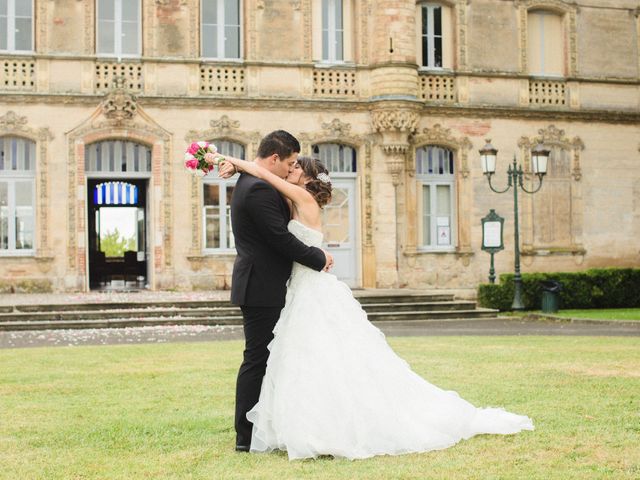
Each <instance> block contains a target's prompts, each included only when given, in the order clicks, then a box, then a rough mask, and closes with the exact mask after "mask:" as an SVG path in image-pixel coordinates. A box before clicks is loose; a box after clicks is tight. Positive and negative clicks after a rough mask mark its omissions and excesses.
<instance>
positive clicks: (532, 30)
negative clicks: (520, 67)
mask: <svg viewBox="0 0 640 480" xmlns="http://www.w3.org/2000/svg"><path fill="white" fill-rule="evenodd" d="M527 25H528V32H527V45H528V51H527V64H528V69H529V73H530V74H531V75H549V76H562V75H564V74H565V68H564V52H565V46H564V34H563V27H562V16H561V15H558V14H557V13H554V12H550V11H547V10H530V11H529V12H528V13H527Z"/></svg>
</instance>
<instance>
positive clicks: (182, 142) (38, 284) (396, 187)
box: [0, 0, 640, 291]
mask: <svg viewBox="0 0 640 480" xmlns="http://www.w3.org/2000/svg"><path fill="white" fill-rule="evenodd" d="M2 9H4V10H2ZM639 12H640V10H639V7H638V2H637V1H631V0H589V1H588V2H587V1H585V0H578V1H571V2H568V1H562V0H515V1H511V0H441V1H437V0H434V1H429V2H420V1H418V2H416V1H414V0H225V1H222V0H95V1H94V0H91V1H89V0H87V1H82V0H56V1H50V0H49V1H47V0H5V1H3V2H0V61H1V62H2V68H1V69H0V277H1V280H0V290H2V291H9V290H11V289H14V290H48V289H50V290H54V291H64V290H67V291H69V290H88V289H90V288H105V286H109V285H111V284H113V282H118V281H123V282H124V281H127V280H129V282H134V283H135V284H136V285H145V286H147V288H151V289H163V288H175V289H185V290H188V289H222V288H228V287H229V283H230V273H231V267H232V263H233V260H234V250H233V236H232V234H231V232H230V228H229V224H228V220H227V219H228V204H229V198H230V194H231V192H232V189H233V183H234V180H233V179H231V180H229V181H221V180H219V179H217V178H214V177H211V178H206V179H204V180H202V179H196V178H194V177H192V176H191V175H189V174H187V173H186V172H185V171H184V169H183V153H184V150H185V148H186V146H187V144H188V143H189V142H190V141H192V140H209V141H213V142H214V143H216V144H217V145H218V147H219V149H220V150H221V151H222V152H223V153H224V152H226V153H233V154H235V155H240V156H244V157H245V158H249V159H250V158H253V157H254V155H255V153H256V149H257V145H258V143H259V140H260V138H261V136H263V135H264V134H266V133H268V132H270V131H272V130H274V129H278V128H283V129H286V130H288V131H290V132H292V133H293V134H294V135H296V136H297V137H298V138H299V139H300V140H301V144H302V149H303V152H302V153H303V154H307V155H318V156H320V157H321V159H323V160H324V161H325V162H326V163H327V164H328V165H329V167H330V169H331V171H332V179H333V185H334V189H335V195H334V201H333V203H332V205H331V206H330V207H328V208H327V210H326V212H325V217H326V218H325V221H326V223H325V229H326V235H327V242H326V246H327V248H328V249H329V250H331V251H332V252H333V253H334V255H335V257H336V261H337V267H336V273H337V274H338V275H339V276H340V277H341V278H343V279H345V280H346V281H347V282H348V283H349V284H350V285H352V286H354V287H380V288H386V287H404V286H408V287H412V288H439V287H447V288H452V287H454V288H470V287H474V286H475V285H477V283H478V282H480V281H483V280H484V279H485V278H486V275H487V270H488V255H487V254H485V253H484V252H482V251H481V248H480V247H481V237H482V232H481V221H480V220H481V218H482V217H483V216H485V215H486V214H487V213H488V211H489V209H490V208H494V209H495V210H496V211H497V212H498V213H499V214H500V215H502V216H503V217H505V219H506V221H505V234H504V238H505V247H506V249H505V251H504V252H502V253H500V254H498V255H497V257H496V266H497V270H498V273H501V272H506V271H511V270H512V269H513V197H512V195H510V194H504V195H498V194H496V193H493V192H491V191H490V189H489V187H488V183H487V181H486V178H485V177H484V176H483V175H482V171H481V169H480V162H479V154H478V150H479V149H480V148H482V146H483V145H484V144H485V139H486V138H490V139H491V142H492V144H493V145H494V146H495V147H496V148H497V149H498V150H499V153H498V167H497V170H498V171H497V174H496V175H495V176H494V178H493V180H492V182H493V183H494V184H495V185H496V186H497V187H499V188H502V186H503V185H505V184H506V179H507V177H506V169H507V166H508V164H509V163H510V162H511V161H512V159H513V157H514V156H515V158H516V159H517V161H518V162H519V163H520V164H522V168H523V169H524V172H525V180H524V181H525V185H528V186H529V187H531V188H533V187H535V185H536V182H537V179H536V177H535V176H533V175H532V174H531V165H530V163H531V161H530V152H531V149H532V147H533V146H534V145H535V144H537V143H538V142H539V141H543V142H544V144H545V145H547V146H548V147H549V148H550V149H551V150H552V153H551V158H550V162H549V173H548V174H547V175H546V177H545V178H544V182H543V186H542V188H541V190H540V191H539V192H538V193H536V194H535V195H533V196H530V195H526V194H524V193H522V192H520V220H521V222H520V227H521V228H520V240H521V245H520V246H521V249H522V253H523V270H524V271H556V270H562V271H570V270H579V269H585V268H589V267H603V266H633V265H635V266H637V265H638V263H639V259H640V246H639V245H640V244H639V243H638V241H637V239H638V238H640V152H639V150H638V148H639V144H640V125H639V124H640V110H639V107H640V89H639V87H640V67H639V63H640V52H639V45H640V36H639V29H640V23H639V19H638V16H639ZM116 227H117V228H119V232H129V234H128V235H129V237H130V241H129V242H130V243H128V244H127V245H126V246H125V247H124V248H121V250H126V251H127V253H123V254H122V255H121V256H119V257H114V256H111V257H110V256H109V254H108V253H107V254H105V252H104V244H105V242H106V241H107V240H105V235H106V234H107V233H109V232H112V231H113V229H114V228H116ZM123 236H124V233H123Z"/></svg>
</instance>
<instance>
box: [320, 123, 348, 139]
mask: <svg viewBox="0 0 640 480" xmlns="http://www.w3.org/2000/svg"><path fill="white" fill-rule="evenodd" d="M322 129H323V130H324V131H325V133H326V136H329V137H335V138H341V137H349V136H351V133H350V131H351V125H350V124H348V123H344V122H341V121H340V120H339V119H338V118H334V119H333V120H331V122H329V123H323V124H322Z"/></svg>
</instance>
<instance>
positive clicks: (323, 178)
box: [316, 172, 331, 183]
mask: <svg viewBox="0 0 640 480" xmlns="http://www.w3.org/2000/svg"><path fill="white" fill-rule="evenodd" d="M316 178H317V179H318V180H320V181H321V182H322V183H331V178H330V177H329V175H327V174H326V173H324V172H320V173H319V174H318V176H317V177H316Z"/></svg>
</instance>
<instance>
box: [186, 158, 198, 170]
mask: <svg viewBox="0 0 640 480" xmlns="http://www.w3.org/2000/svg"><path fill="white" fill-rule="evenodd" d="M185 166H186V167H187V168H188V169H189V170H195V169H197V168H198V160H196V159H195V158H194V159H192V160H187V161H186V162H185Z"/></svg>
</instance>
